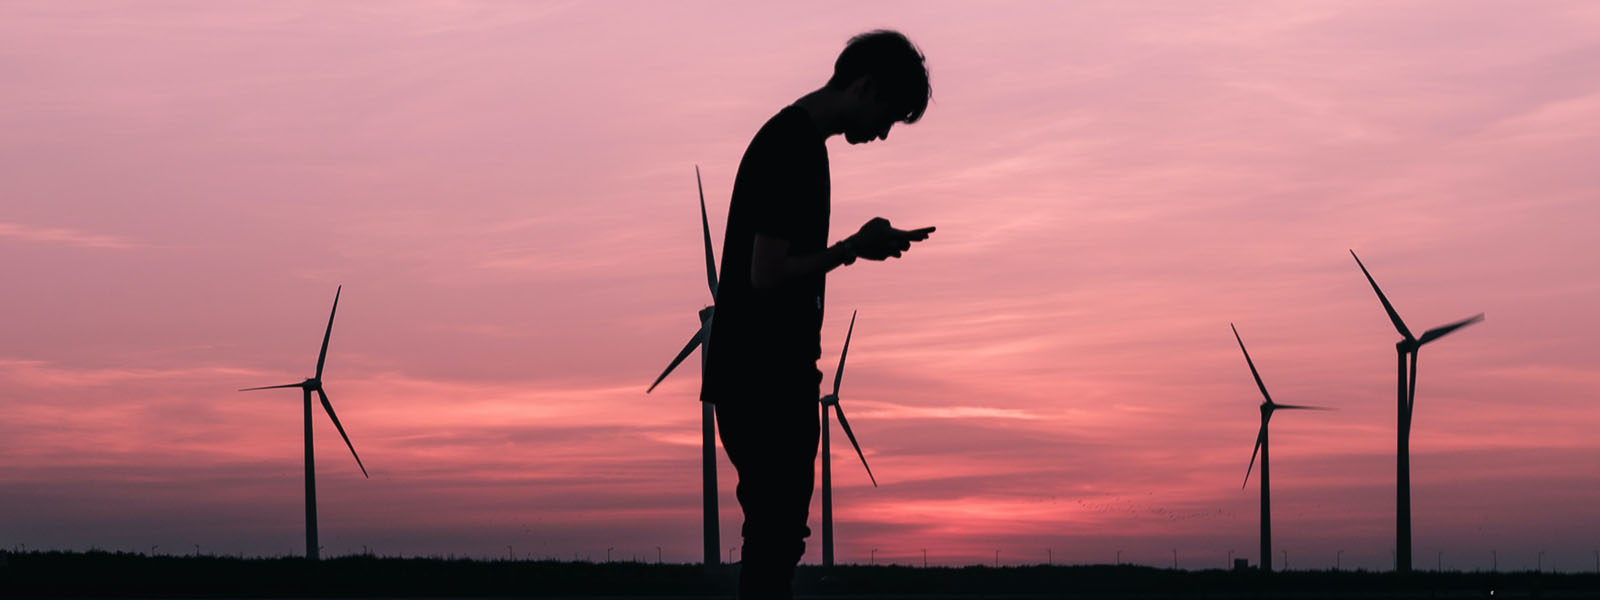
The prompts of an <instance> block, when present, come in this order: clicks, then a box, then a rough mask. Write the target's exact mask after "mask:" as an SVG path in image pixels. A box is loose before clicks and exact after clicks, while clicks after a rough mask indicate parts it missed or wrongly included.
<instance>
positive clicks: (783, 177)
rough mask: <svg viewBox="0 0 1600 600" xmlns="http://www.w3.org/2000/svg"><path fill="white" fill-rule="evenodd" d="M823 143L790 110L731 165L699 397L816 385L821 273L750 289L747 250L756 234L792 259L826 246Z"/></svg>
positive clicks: (802, 115)
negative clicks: (734, 170) (785, 247)
mask: <svg viewBox="0 0 1600 600" xmlns="http://www.w3.org/2000/svg"><path fill="white" fill-rule="evenodd" d="M826 139H827V136H825V135H823V134H822V132H821V131H819V130H818V129H817V126H816V124H815V123H814V122H813V121H812V120H811V115H809V114H808V113H806V111H805V109H802V108H799V107H797V106H788V107H786V108H784V109H783V110H781V111H779V112H778V114H777V115H775V116H773V117H772V118H771V119H769V120H767V123H766V125H763V126H762V127H761V130H760V131H758V132H756V136H755V138H754V139H752V140H750V147H749V148H747V149H746V150H745V153H744V158H743V159H742V160H740V162H739V174H738V175H737V176H736V177H735V178H734V182H733V201H732V203H731V205H730V206H729V208H728V231H727V235H726V236H725V237H724V238H723V240H722V273H721V276H720V277H719V278H718V284H717V312H716V316H715V318H714V321H713V323H712V328H711V343H710V352H709V353H708V354H707V356H706V373H705V378H704V381H703V382H702V384H701V391H700V396H701V399H703V400H705V401H708V402H720V401H728V400H738V399H740V398H741V397H743V396H749V395H753V394H754V395H759V394H761V393H762V389H761V388H763V387H768V386H773V385H776V386H799V385H812V386H814V385H816V384H817V383H818V382H819V379H818V372H817V370H816V362H817V358H818V357H820V356H821V354H822V344H821V332H822V311H823V295H824V291H825V290H824V281H825V279H824V274H823V273H816V274H814V275H809V276H806V277H800V278H797V279H794V280H790V281H786V282H784V283H783V284H782V285H780V286H778V287H776V288H771V289H756V288H755V287H753V286H752V285H751V284H750V254H751V249H752V248H753V246H754V243H755V236H756V234H758V233H759V234H761V235H765V236H769V237H773V238H779V239H783V240H786V241H788V242H789V253H790V255H793V256H801V255H806V254H811V253H814V252H821V251H823V250H826V249H827V247H828V204H829V194H830V182H829V177H828V148H827V145H826V144H825V143H824V142H825V141H826Z"/></svg>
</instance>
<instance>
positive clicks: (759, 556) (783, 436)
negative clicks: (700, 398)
mask: <svg viewBox="0 0 1600 600" xmlns="http://www.w3.org/2000/svg"><path fill="white" fill-rule="evenodd" d="M814 388H815V384H812V386H811V388H810V389H808V388H807V387H805V386H799V389H798V390H796V389H793V388H791V389H790V390H784V391H781V392H777V393H770V394H759V395H756V396H753V397H748V398H741V399H739V401H735V402H724V403H721V404H719V405H718V406H717V424H718V425H719V429H720V430H721V433H722V445H723V448H724V449H725V450H727V452H728V458H729V459H730V460H731V461H732V462H733V466H734V469H735V470H737V471H738V473H739V485H738V488H737V493H738V498H739V506H740V507H741V508H743V509H744V526H743V527H742V528H741V532H742V533H743V535H744V550H743V552H742V553H741V556H740V563H741V565H740V573H739V597H740V598H742V599H744V600H768V599H785V598H790V597H791V596H792V585H793V579H794V567H795V565H796V564H798V563H799V562H800V557H801V556H803V555H804V554H805V549H806V545H805V538H806V537H807V536H809V535H810V534H811V530H810V528H808V527H806V517H807V515H808V513H809V511H810V508H811V492H812V487H813V486H814V484H815V481H814V476H815V469H816V467H815V465H816V458H817V436H818V433H819V430H818V422H817V400H816V398H815V397H814V396H815V389H814Z"/></svg>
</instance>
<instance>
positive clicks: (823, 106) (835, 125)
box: [794, 87, 850, 138]
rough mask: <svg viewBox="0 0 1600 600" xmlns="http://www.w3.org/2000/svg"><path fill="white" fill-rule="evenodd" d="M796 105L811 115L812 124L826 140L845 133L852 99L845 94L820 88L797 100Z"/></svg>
mask: <svg viewBox="0 0 1600 600" xmlns="http://www.w3.org/2000/svg"><path fill="white" fill-rule="evenodd" d="M794 105H795V106H798V107H800V108H803V109H805V111H806V114H808V115H811V122H812V124H814V125H816V126H817V131H821V132H822V136H823V137H824V138H828V137H833V136H835V135H839V134H841V133H844V113H845V111H846V110H848V108H849V105H850V98H849V97H848V94H846V93H845V92H842V91H839V90H830V89H828V88H826V87H822V88H818V89H817V90H816V91H814V92H811V93H809V94H806V95H804V96H801V97H800V99H799V100H795V101H794Z"/></svg>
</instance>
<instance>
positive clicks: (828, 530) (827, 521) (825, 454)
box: [819, 311, 878, 568]
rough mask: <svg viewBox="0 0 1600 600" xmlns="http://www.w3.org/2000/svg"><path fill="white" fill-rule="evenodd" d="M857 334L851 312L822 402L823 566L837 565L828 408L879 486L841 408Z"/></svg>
mask: <svg viewBox="0 0 1600 600" xmlns="http://www.w3.org/2000/svg"><path fill="white" fill-rule="evenodd" d="M855 331H856V313H855V312H854V311H851V313H850V330H849V331H846V332H845V334H844V349H843V350H840V351H839V370H838V371H837V372H835V373H834V374H833V393H832V394H828V395H826V396H823V397H822V399H821V400H819V402H820V403H821V404H822V566H823V567H824V568H827V567H832V566H833V466H832V462H833V461H832V460H831V457H832V455H833V446H832V445H831V444H829V443H828V430H829V429H832V427H830V426H829V425H828V407H830V406H831V407H833V410H834V412H836V413H838V415H839V427H841V428H843V429H844V434H845V435H846V436H848V437H849V438H850V445H851V446H855V448H856V456H859V457H861V466H863V467H866V468H867V478H869V479H871V480H872V487H878V478H877V477H873V476H872V467H870V466H868V465H867V455H866V454H862V452H861V444H858V443H856V434H854V433H852V432H851V431H850V421H847V420H845V418H844V407H842V406H839V380H841V379H843V378H844V357H845V355H847V354H849V353H850V336H851V335H852V334H854V333H855Z"/></svg>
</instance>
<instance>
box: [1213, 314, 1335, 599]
mask: <svg viewBox="0 0 1600 600" xmlns="http://www.w3.org/2000/svg"><path fill="white" fill-rule="evenodd" d="M1228 327H1230V328H1232V329H1233V339H1235V340H1239V351H1240V352H1244V363H1245V364H1247V365H1250V376H1251V377H1254V378H1255V380H1256V387H1257V388H1260V389H1261V398H1262V400H1261V430H1260V431H1259V432H1257V433H1256V449H1255V450H1252V451H1251V452H1250V466H1248V467H1245V470H1244V483H1242V484H1240V485H1239V487H1240V488H1241V489H1242V488H1244V486H1246V485H1249V484H1250V470H1251V469H1253V468H1255V466H1256V454H1257V453H1260V454H1261V572H1263V573H1271V572H1272V492H1271V485H1270V484H1271V481H1272V478H1271V476H1270V475H1271V472H1270V471H1269V470H1268V469H1267V423H1268V422H1270V421H1271V420H1272V413H1273V412H1274V411H1279V410H1329V409H1326V408H1323V407H1320V406H1296V405H1293V404H1278V403H1276V402H1273V401H1272V395H1271V394H1268V393H1267V385H1266V384H1264V383H1261V374H1260V373H1258V372H1256V363H1255V362H1254V361H1252V360H1250V351H1249V350H1245V349H1244V340H1243V339H1242V338H1240V337H1239V328H1237V327H1234V326H1233V324H1232V323H1229V324H1228Z"/></svg>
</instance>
